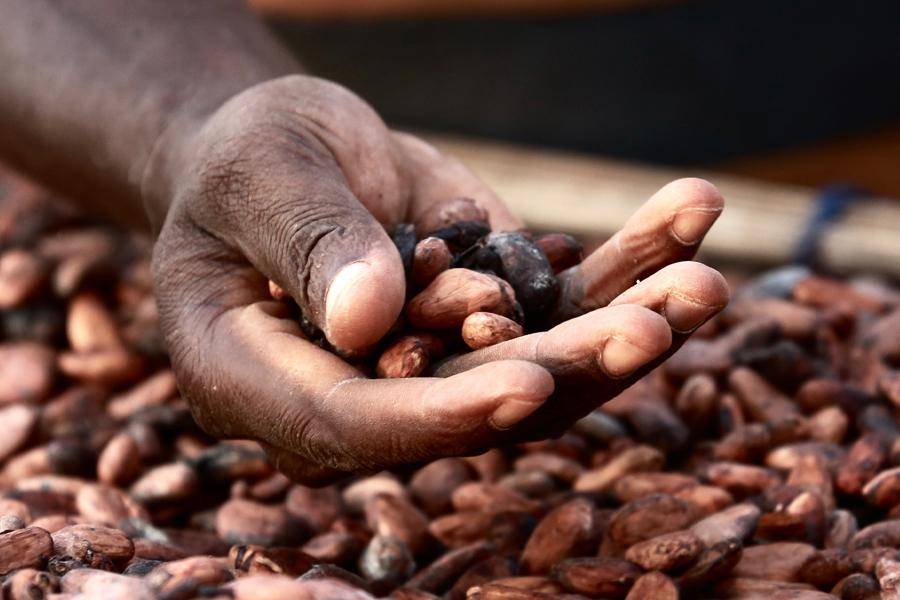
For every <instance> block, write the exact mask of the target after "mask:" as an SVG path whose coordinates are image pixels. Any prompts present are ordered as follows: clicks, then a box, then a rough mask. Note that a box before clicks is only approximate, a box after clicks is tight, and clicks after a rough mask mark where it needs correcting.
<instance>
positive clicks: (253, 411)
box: [0, 0, 728, 482]
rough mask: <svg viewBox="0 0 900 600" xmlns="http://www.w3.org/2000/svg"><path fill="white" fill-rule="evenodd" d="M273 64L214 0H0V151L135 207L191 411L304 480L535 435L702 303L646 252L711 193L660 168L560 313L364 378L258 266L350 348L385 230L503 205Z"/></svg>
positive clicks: (712, 199)
mask: <svg viewBox="0 0 900 600" xmlns="http://www.w3.org/2000/svg"><path fill="white" fill-rule="evenodd" d="M76 5H77V6H76ZM296 70H297V65H296V64H295V63H294V62H293V61H292V60H291V59H290V58H288V57H287V56H286V55H285V54H284V53H283V52H282V51H281V50H280V48H279V47H278V45H277V44H276V43H275V42H274V41H273V40H272V39H270V38H269V36H268V34H267V33H266V32H265V30H264V29H263V28H262V27H261V26H260V24H259V23H258V22H257V21H256V20H255V19H254V18H253V17H252V15H250V14H248V13H247V12H246V11H245V10H244V9H243V8H242V7H241V6H240V5H239V4H237V3H236V2H228V3H226V2H222V1H215V2H214V1H212V0H191V2H181V1H175V0H170V1H165V0H129V1H128V2H123V1H121V0H79V1H78V2H77V3H76V2H68V1H66V0H55V1H51V0H0V72H2V73H3V74H4V76H3V78H2V79H0V153H2V154H3V156H4V157H5V158H7V159H9V160H11V161H12V162H14V163H15V164H16V165H18V166H19V167H21V168H23V169H26V170H27V171H28V172H30V173H31V174H32V175H34V176H36V177H38V178H39V179H41V180H43V181H44V182H46V183H49V184H50V185H55V186H56V187H57V188H58V189H60V190H63V191H65V192H66V193H67V194H72V193H73V192H74V193H75V194H76V196H77V197H78V198H79V199H80V200H81V202H82V203H83V204H84V205H85V206H86V207H90V208H94V209H97V210H99V211H101V212H105V213H106V214H107V215H110V216H113V217H117V218H119V219H120V220H122V221H125V222H130V223H134V224H137V223H140V222H141V221H143V222H145V223H146V222H149V223H151V224H152V225H153V227H154V231H155V233H157V238H156V242H155V245H154V249H153V279H154V288H155V292H156V296H157V302H158V306H159V313H160V321H161V325H162V328H163V332H164V334H165V337H166V342H167V344H168V349H169V353H170V356H171V360H172V367H173V369H174V371H175V373H176V376H177V377H178V384H179V388H180V390H181V393H182V396H183V397H184V398H185V399H186V400H187V401H188V402H189V404H190V406H191V409H192V411H193V414H194V416H195V418H196V419H197V421H198V423H199V424H200V425H201V426H202V427H203V428H204V429H205V430H206V431H208V432H209V433H211V434H213V435H216V436H220V437H244V438H254V439H257V440H259V441H260V442H261V443H262V444H263V446H264V447H265V448H266V449H267V452H268V453H269V455H270V456H271V457H272V459H273V461H274V462H275V464H276V466H277V467H278V468H280V469H282V470H283V471H285V472H286V473H288V474H289V475H291V476H292V477H294V478H295V479H298V480H302V481H307V482H313V481H318V482H321V481H325V480H329V479H333V478H335V477H340V476H341V475H342V474H343V473H346V472H347V471H359V470H372V469H379V468H384V467H386V466H391V465H396V464H401V463H405V462H419V461H423V460H428V459H432V458H436V457H440V456H448V455H462V454H469V453H473V452H476V451H478V450H481V449H484V448H487V447H490V446H494V445H500V444H505V443H511V442H515V441H519V440H523V439H533V438H539V437H542V436H546V435H547V434H548V433H552V432H559V431H561V430H562V429H564V428H566V427H567V426H568V425H570V424H571V423H572V422H573V421H574V420H575V419H578V418H579V417H581V416H583V415H584V414H586V413H587V412H589V411H590V410H592V409H593V408H594V407H596V406H597V405H599V404H601V403H603V402H605V401H606V400H608V399H609V398H612V397H614V396H615V395H616V394H618V393H619V391H621V390H622V389H624V388H625V387H627V386H628V385H630V384H631V383H633V382H634V381H636V380H637V379H638V378H640V377H641V376H642V375H643V374H644V373H646V372H647V370H649V369H650V368H652V367H653V366H654V365H655V364H658V362H659V361H660V360H662V359H664V358H665V357H666V356H668V355H669V354H671V353H672V352H674V351H675V350H676V349H677V348H678V346H679V345H680V344H681V343H682V342H683V341H684V339H685V338H686V335H687V333H688V332H690V331H693V329H695V328H696V327H699V326H700V324H702V323H703V322H704V321H706V320H707V319H709V318H711V317H712V316H713V315H714V314H715V313H716V312H718V311H719V310H720V309H721V308H722V307H723V306H724V303H725V302H726V300H727V295H728V292H727V288H726V287H725V285H724V281H723V280H722V278H721V276H720V275H718V274H717V273H715V272H714V271H712V270H711V269H709V268H707V267H704V266H702V265H699V264H697V263H690V262H682V263H679V264H674V265H673V264H670V263H673V262H675V261H685V260H687V259H689V258H690V257H691V256H693V254H694V252H695V251H696V249H697V247H698V245H699V243H700V241H701V240H702V238H703V236H704V234H705V233H706V231H707V229H708V228H709V227H710V226H711V225H712V223H713V222H714V221H715V219H716V217H717V216H718V214H719V212H720V211H721V209H722V198H721V197H720V196H719V195H718V193H717V192H716V190H715V188H713V187H712V186H711V185H709V184H708V183H706V182H702V181H699V180H682V181H678V182H675V183H673V184H670V185H668V186H666V187H665V188H663V189H662V190H661V191H660V192H659V193H658V194H656V195H655V196H654V197H653V198H651V199H650V200H649V201H648V203H647V204H646V205H645V206H644V207H643V208H642V209H641V210H640V211H639V212H638V213H637V214H636V215H635V216H634V217H633V218H632V219H631V220H629V221H628V223H626V225H625V227H624V228H623V230H622V231H621V232H620V233H619V234H617V235H616V236H615V237H614V238H613V239H612V240H610V242H608V243H607V244H605V245H604V246H602V247H601V248H600V249H598V250H597V251H596V252H594V253H593V254H592V255H591V256H589V257H588V258H587V259H586V260H585V261H584V262H583V263H581V264H580V265H577V266H575V267H572V268H571V269H569V270H567V271H564V272H563V273H561V274H560V285H561V289H562V294H561V296H562V297H561V306H560V307H559V312H560V313H562V314H565V315H566V316H571V317H574V318H572V320H570V321H566V322H564V323H562V324H560V325H558V326H557V327H555V328H553V329H551V330H550V331H547V332H540V333H535V334H532V335H528V336H524V337H522V338H518V339H516V340H511V341H510V342H507V343H504V344H498V345H497V346H493V347H490V348H486V349H483V350H481V351H478V352H474V353H471V354H469V355H466V356H462V357H459V358H457V359H455V360H450V361H448V362H447V363H446V364H444V365H443V367H442V368H441V372H439V373H438V374H437V375H438V376H437V377H421V378H410V379H402V380H400V379H380V380H370V379H366V378H365V377H364V376H363V374H362V373H361V372H360V371H359V370H358V369H356V368H354V367H353V366H352V365H350V364H348V363H347V362H345V361H343V360H341V359H340V358H339V357H338V356H336V355H335V354H332V353H329V352H326V351H324V350H322V349H321V348H319V347H318V346H316V345H315V344H313V343H311V342H309V341H307V339H306V338H305V337H304V336H303V334H302V331H301V330H300V327H299V325H298V324H297V323H296V321H295V319H294V317H293V316H292V315H291V314H290V313H289V311H287V310H286V307H285V306H284V305H283V304H281V303H276V302H272V300H271V298H270V297H269V295H268V291H267V280H272V281H274V282H276V283H277V284H279V285H280V286H281V288H283V289H284V290H286V291H287V292H289V293H290V295H291V296H292V297H293V298H294V300H295V301H296V302H297V304H298V305H299V306H300V307H301V308H302V309H303V312H304V314H305V315H306V316H307V317H308V318H309V319H310V320H311V321H312V322H313V323H314V324H315V325H317V326H318V327H319V328H320V329H321V330H322V331H323V332H324V334H325V336H326V337H327V338H328V340H329V341H330V342H331V343H332V345H334V346H335V347H337V348H340V349H342V350H343V351H346V352H350V353H352V352H358V351H360V350H363V349H365V348H367V347H369V346H371V345H373V344H375V343H377V342H378V340H380V339H381V337H382V336H384V335H385V333H386V332H387V331H388V330H389V329H390V327H391V326H392V325H393V324H394V322H395V321H396V319H397V317H398V315H399V313H400V311H401V309H402V307H403V303H404V299H405V293H406V290H405V279H404V272H403V266H402V264H401V261H400V256H399V254H398V253H397V250H396V248H395V247H394V245H393V243H392V242H391V240H390V238H389V237H388V235H387V233H386V229H390V228H392V227H393V226H394V225H396V224H397V223H401V222H412V223H415V224H416V225H418V226H421V227H423V228H425V229H426V230H431V229H430V228H428V227H427V224H428V223H429V222H430V221H429V219H432V218H433V217H434V215H435V214H439V213H443V212H447V211H453V210H475V211H476V212H477V213H478V214H479V215H483V214H484V213H487V215H488V218H489V220H490V223H491V225H492V227H494V228H495V229H501V230H502V229H513V228H516V227H519V226H520V223H519V222H518V221H517V220H516V219H515V218H514V216H513V215H511V214H510V213H509V212H508V210H507V209H506V208H505V206H504V205H503V203H502V202H501V201H500V199H499V198H497V196H496V195H495V194H494V193H493V192H492V191H491V190H490V189H489V188H487V187H486V186H485V185H484V184H483V183H482V182H481V181H479V180H478V179H477V178H476V177H475V176H474V175H473V174H472V173H471V172H470V171H468V170H467V169H466V168H465V167H464V166H463V165H461V164H460V163H459V162H457V161H455V160H453V159H452V158H449V157H446V156H442V155H441V154H440V153H438V152H437V151H436V150H435V149H434V148H432V147H431V146H429V145H428V144H426V143H425V142H423V141H422V140H419V139H417V138H415V137H414V136H410V135H407V134H403V133H399V132H395V131H391V130H390V129H389V128H388V127H387V126H386V125H385V124H384V122H382V120H381V119H380V118H379V117H378V115H377V114H376V113H375V112H374V111H373V110H372V108H371V107H370V106H368V105H367V104H366V103H365V102H364V101H362V100H361V99H360V98H358V97H357V96H355V95H354V94H353V93H352V92H350V91H348V90H346V89H345V88H342V87H341V86H339V85H337V84H334V83H331V82H328V81H324V80H322V79H317V78H315V77H310V76H306V75H297V74H288V73H292V72H295V71H296ZM460 197H465V198H470V199H474V202H473V201H465V202H459V201H458V199H459V198H460ZM142 204H143V207H144V209H145V211H146V217H144V216H143V214H144V213H143V212H142ZM457 216H462V215H457ZM454 220H455V219H454ZM657 271H658V272H657ZM636 279H643V280H644V281H642V282H641V283H640V284H639V285H636V286H634V285H633V284H634V281H635V280H636Z"/></svg>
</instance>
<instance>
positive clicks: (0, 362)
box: [0, 342, 56, 404]
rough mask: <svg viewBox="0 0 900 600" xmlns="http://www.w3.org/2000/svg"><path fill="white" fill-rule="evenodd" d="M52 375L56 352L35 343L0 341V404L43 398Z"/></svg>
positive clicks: (51, 381)
mask: <svg viewBox="0 0 900 600" xmlns="http://www.w3.org/2000/svg"><path fill="white" fill-rule="evenodd" d="M55 377H56V354H55V353H54V352H53V350H51V349H50V348H48V347H47V346H44V345H43V344H38V343H36V342H11V343H5V344H0V381H3V382H4V385H2V386H0V404H12V403H14V402H21V403H36V402H40V401H42V400H44V399H45V398H46V397H47V395H48V394H49V393H50V390H51V389H52V387H53V382H54V379H55Z"/></svg>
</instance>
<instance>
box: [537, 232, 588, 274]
mask: <svg viewBox="0 0 900 600" xmlns="http://www.w3.org/2000/svg"><path fill="white" fill-rule="evenodd" d="M534 245H535V246H537V247H538V248H539V249H540V251H541V252H543V253H544V256H546V257H547V261H548V262H549V263H550V267H551V268H552V269H553V272H554V273H559V272H560V271H563V270H565V269H568V268H569V267H574V266H575V265H577V264H578V263H580V262H581V260H582V259H583V258H584V255H583V248H582V246H581V244H580V243H578V240H576V239H575V238H574V237H572V236H571V235H568V234H565V233H547V234H545V235H540V236H538V237H536V238H534Z"/></svg>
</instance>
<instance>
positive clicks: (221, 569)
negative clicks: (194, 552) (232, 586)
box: [143, 556, 233, 600]
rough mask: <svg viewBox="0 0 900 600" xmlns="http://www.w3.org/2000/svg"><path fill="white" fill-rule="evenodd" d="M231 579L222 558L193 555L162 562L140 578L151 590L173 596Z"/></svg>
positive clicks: (189, 594) (192, 594) (193, 594)
mask: <svg viewBox="0 0 900 600" xmlns="http://www.w3.org/2000/svg"><path fill="white" fill-rule="evenodd" d="M232 579H233V577H232V575H231V571H229V570H228V568H227V566H226V564H225V561H223V560H222V559H218V558H213V557H210V556H192V557H190V558H183V559H181V560H174V561H170V562H166V563H163V564H161V565H159V566H157V567H156V568H155V569H153V570H152V571H150V572H149V573H148V574H147V575H146V576H145V577H144V579H143V581H144V582H145V583H146V584H147V585H148V586H149V587H150V588H152V589H153V591H154V592H155V593H156V594H158V595H159V596H162V597H164V598H171V599H172V600H179V599H185V600H186V599H188V598H194V597H196V595H197V592H198V591H200V590H201V589H202V588H203V587H206V586H213V585H217V584H221V583H225V582H227V581H231V580H232Z"/></svg>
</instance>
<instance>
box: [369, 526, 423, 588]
mask: <svg viewBox="0 0 900 600" xmlns="http://www.w3.org/2000/svg"><path fill="white" fill-rule="evenodd" d="M415 569H416V563H415V560H414V559H413V556H412V553H411V552H410V551H409V548H408V547H407V546H406V544H404V543H403V542H402V541H401V540H398V539H397V538H390V537H384V536H380V535H376V536H375V537H373V538H372V541H370V542H369V545H368V546H366V549H365V550H364V551H363V553H362V556H361V557H360V559H359V571H360V573H362V575H363V576H364V577H365V578H366V579H367V580H368V581H370V582H371V583H372V585H373V586H375V588H376V589H386V588H393V587H396V586H397V585H399V584H401V583H402V582H404V581H406V580H407V579H409V577H410V576H411V575H412V574H413V572H414V571H415Z"/></svg>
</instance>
